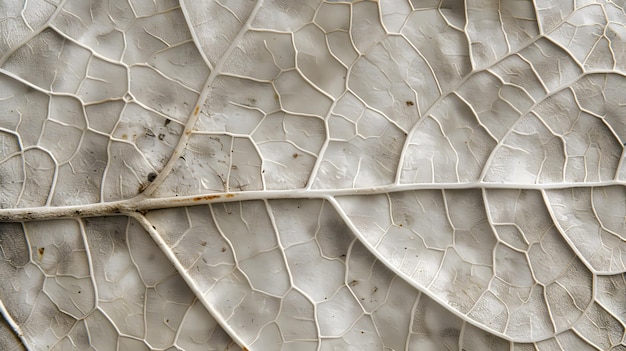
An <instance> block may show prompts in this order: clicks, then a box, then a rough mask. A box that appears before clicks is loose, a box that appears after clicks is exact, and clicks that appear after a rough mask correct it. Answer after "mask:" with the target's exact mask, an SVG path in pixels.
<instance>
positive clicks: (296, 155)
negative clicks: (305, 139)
mask: <svg viewBox="0 0 626 351" xmlns="http://www.w3.org/2000/svg"><path fill="white" fill-rule="evenodd" d="M298 156H300V154H293V155H291V157H293V158H298Z"/></svg>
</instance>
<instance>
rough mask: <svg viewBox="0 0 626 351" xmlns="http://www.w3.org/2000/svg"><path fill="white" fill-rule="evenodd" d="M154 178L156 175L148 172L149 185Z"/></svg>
mask: <svg viewBox="0 0 626 351" xmlns="http://www.w3.org/2000/svg"><path fill="white" fill-rule="evenodd" d="M156 177H157V174H156V173H154V172H150V173H148V181H149V182H150V183H152V182H153V181H154V180H155V179H156Z"/></svg>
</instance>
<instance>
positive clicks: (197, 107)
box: [193, 106, 200, 116]
mask: <svg viewBox="0 0 626 351" xmlns="http://www.w3.org/2000/svg"><path fill="white" fill-rule="evenodd" d="M198 112H200V106H196V109H195V110H194V111H193V115H194V116H197V115H198Z"/></svg>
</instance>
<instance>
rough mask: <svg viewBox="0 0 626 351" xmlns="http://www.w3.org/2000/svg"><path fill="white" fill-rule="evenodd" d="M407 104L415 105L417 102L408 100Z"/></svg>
mask: <svg viewBox="0 0 626 351" xmlns="http://www.w3.org/2000/svg"><path fill="white" fill-rule="evenodd" d="M406 105H407V106H413V105H415V103H414V102H413V101H407V102H406Z"/></svg>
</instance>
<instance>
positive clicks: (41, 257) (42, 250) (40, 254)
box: [37, 247, 46, 261]
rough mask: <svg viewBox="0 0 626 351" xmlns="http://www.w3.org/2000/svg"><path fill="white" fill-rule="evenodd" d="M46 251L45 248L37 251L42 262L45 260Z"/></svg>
mask: <svg viewBox="0 0 626 351" xmlns="http://www.w3.org/2000/svg"><path fill="white" fill-rule="evenodd" d="M45 251H46V248H45V247H40V248H39V250H37V252H38V253H39V260H40V261H41V259H43V253H44V252H45Z"/></svg>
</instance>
